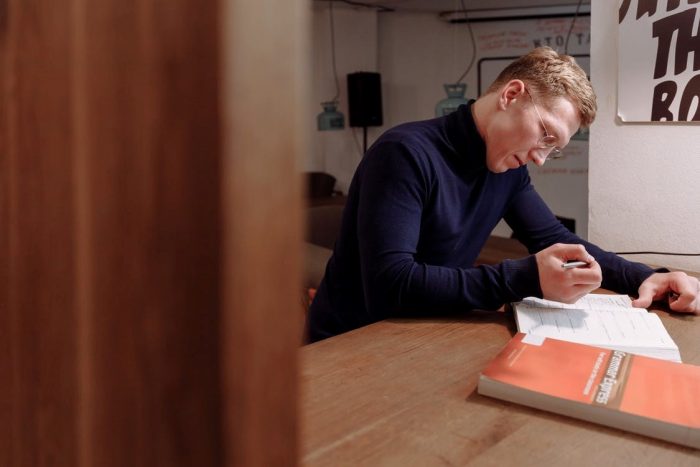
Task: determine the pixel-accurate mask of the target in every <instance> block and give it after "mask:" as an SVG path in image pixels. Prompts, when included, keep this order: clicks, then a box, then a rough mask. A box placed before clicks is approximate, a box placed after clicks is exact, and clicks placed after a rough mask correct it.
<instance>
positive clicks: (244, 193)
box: [0, 0, 308, 466]
mask: <svg viewBox="0 0 700 467" xmlns="http://www.w3.org/2000/svg"><path fill="white" fill-rule="evenodd" d="M278 3H279V2H274V1H272V0H265V1H255V2H253V1H236V2H219V1H217V0H210V1H204V2H202V1H195V0H170V1H167V2H163V1H158V0H101V1H99V2H90V1H89V0H9V3H8V2H7V1H6V0H0V96H1V98H0V99H1V101H0V224H1V227H0V229H1V231H0V280H2V288H0V307H1V308H2V309H1V310H0V380H2V381H3V384H2V385H0V465H8V466H26V465H66V466H68V465H70V466H74V465H79V466H93V465H99V466H123V465H129V466H139V465H143V466H151V465H168V466H176V465H177V466H184V465H198V466H199V465H207V466H209V465H212V466H215V465H224V464H226V465H261V464H267V465H293V464H294V463H295V457H296V452H297V448H296V445H297V437H296V419H295V417H296V397H297V388H296V387H297V383H296V371H297V365H296V348H297V347H298V345H299V341H300V334H301V329H299V323H298V319H297V316H296V314H295V313H294V312H293V311H295V310H297V308H298V300H299V289H300V288H299V284H300V271H299V270H300V257H299V254H300V252H299V245H300V243H301V235H300V232H301V227H300V225H301V222H300V206H299V205H300V183H299V182H300V180H299V178H298V177H297V176H295V174H296V173H297V172H298V170H297V169H298V167H297V159H298V157H300V154H301V148H302V146H303V143H304V141H303V138H302V137H301V136H300V135H302V134H303V132H302V131H299V125H300V122H299V121H298V119H296V118H294V116H295V115H297V114H299V115H305V114H304V112H303V106H301V105H300V102H302V101H303V97H304V96H303V93H302V92H301V91H300V90H301V89H302V82H303V80H302V79H300V76H301V73H302V72H301V71H300V70H299V63H296V62H295V60H297V59H299V58H300V57H302V56H303V53H302V50H303V40H301V39H300V38H301V37H304V36H305V34H306V33H305V32H303V31H304V30H305V28H306V22H305V20H304V18H305V15H307V14H308V12H307V5H305V4H304V3H303V2H288V3H289V6H287V2H283V3H284V6H280V5H278ZM224 4H226V5H227V8H228V9H227V10H225V9H224ZM224 10H225V11H226V14H225V15H224V14H223V13H224ZM271 11H274V12H275V15H274V18H276V19H275V21H272V22H269V24H268V22H267V19H268V17H269V18H272V17H273V15H269V16H268V14H269V13H270V12H271ZM224 17H226V18H227V20H226V21H227V23H226V25H224V24H223V23H222V21H223V20H222V18H224ZM227 27H236V28H237V31H235V32H231V31H228V32H226V34H223V32H224V31H225V29H226V28H227ZM222 57H223V58H224V59H223V60H222ZM231 57H236V58H235V60H234V61H233V62H231V60H229V59H230V58H231ZM303 62H304V60H302V63H303ZM224 65H225V68H224ZM224 71H225V72H224ZM280 83H286V84H284V85H280ZM274 86H279V87H276V88H275V87H274ZM232 99H234V100H235V102H232V101H231V100H232ZM226 101H228V102H229V104H224V102H226ZM239 103H240V105H239ZM275 106H276V108H274V107H275ZM263 109H265V110H263ZM269 109H274V112H272V113H266V112H267V111H268V110H269ZM224 115H226V116H227V117H228V118H227V119H226V124H225V126H224V125H223V124H222V121H224V120H223V116H224ZM224 137H225V141H226V143H225V144H223V143H222V139H224ZM289 310H292V312H289Z"/></svg>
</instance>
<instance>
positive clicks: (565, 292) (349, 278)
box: [308, 47, 700, 342]
mask: <svg viewBox="0 0 700 467" xmlns="http://www.w3.org/2000/svg"><path fill="white" fill-rule="evenodd" d="M595 112H596V103H595V94H594V92H593V89H592V88H591V85H590V83H589V81H588V79H587V77H586V74H585V73H584V72H583V70H581V68H580V67H579V66H578V65H576V63H575V61H574V59H573V58H572V57H569V56H566V55H559V54H557V53H556V52H555V51H553V50H552V49H550V48H548V47H541V48H538V49H535V50H533V51H532V52H530V53H529V54H527V55H525V56H523V57H521V58H519V59H518V60H516V61H515V62H513V63H512V64H511V65H509V66H508V67H507V68H506V69H505V70H504V71H503V72H502V73H501V74H500V75H499V77H498V78H497V79H496V81H495V82H494V83H493V84H492V85H491V87H490V88H489V89H488V90H487V92H486V94H485V95H483V96H481V97H480V98H479V99H478V100H476V101H472V102H470V103H469V104H467V105H464V106H461V107H460V108H459V109H458V110H457V111H456V112H454V113H452V114H450V115H447V116H445V117H441V118H436V119H433V120H428V121H423V122H414V123H407V124H404V125H400V126H398V127H396V128H393V129H391V130H389V131H387V132H386V133H385V134H384V135H382V136H381V137H380V138H379V139H378V140H377V141H376V142H375V144H374V145H372V147H371V148H370V150H369V151H368V152H367V154H366V156H365V158H364V159H363V161H362V163H361V164H360V165H359V167H358V168H357V171H356V173H355V176H354V177H353V181H352V183H351V185H350V190H349V193H348V202H347V204H346V207H345V211H344V214H343V222H342V227H341V233H340V236H339V238H338V240H337V242H336V245H335V249H334V253H333V256H332V257H331V259H330V260H329V262H328V266H327V268H326V274H325V277H324V279H323V281H322V282H321V285H320V286H319V289H318V291H317V293H316V297H315V299H314V301H313V303H312V305H311V307H310V310H309V316H308V338H309V341H310V342H314V341H317V340H320V339H324V338H326V337H330V336H333V335H336V334H340V333H342V332H345V331H349V330H351V329H355V328H358V327H360V326H364V325H366V324H370V323H372V322H376V321H379V320H382V319H384V318H387V317H390V316H407V315H411V314H425V313H430V312H432V313H437V312H445V311H468V310H470V309H493V310H495V309H498V308H499V307H501V305H503V304H504V303H506V302H511V301H516V300H520V299H522V298H524V297H527V296H535V297H544V298H547V299H552V300H558V301H562V302H567V303H571V302H574V301H576V300H577V299H579V298H580V297H582V296H583V295H585V294H586V293H589V292H591V291H592V290H594V289H596V288H598V287H600V286H601V283H602V286H603V287H605V288H607V289H610V290H614V291H616V292H618V293H624V294H629V295H633V294H638V296H639V298H638V299H637V300H635V301H634V305H635V306H638V307H647V306H649V305H650V304H651V301H652V300H660V299H663V298H665V297H667V296H668V297H669V298H668V300H669V305H670V308H671V309H672V310H674V311H678V312H695V313H697V312H700V298H699V295H700V282H698V280H697V279H695V278H693V277H689V276H687V275H686V274H684V273H681V272H672V273H669V272H668V271H667V270H659V271H654V270H652V269H650V268H649V267H647V266H645V265H643V264H639V263H633V262H629V261H626V260H624V259H622V258H620V257H618V256H616V255H615V254H613V253H610V252H606V251H603V250H601V249H600V248H598V247H597V246H595V245H592V244H591V243H588V242H586V241H584V240H582V239H581V238H579V237H578V236H576V235H574V234H572V233H570V232H569V231H568V230H567V229H566V228H564V227H563V226H562V225H561V223H560V222H559V221H558V220H557V219H556V218H555V217H554V215H553V214H552V212H551V211H550V210H549V208H547V206H546V205H545V203H544V201H543V200H542V199H541V198H540V196H539V195H538V194H537V192H536V191H535V189H534V188H533V186H532V185H531V183H530V177H529V175H528V171H527V168H526V164H527V163H528V162H532V163H534V164H536V165H540V166H541V165H543V164H544V163H545V161H546V159H547V157H548V156H549V155H550V154H551V153H553V152H560V151H561V150H562V149H563V148H564V147H565V146H566V144H567V143H568V142H569V139H570V138H571V136H572V135H573V134H574V133H576V131H577V130H578V129H579V127H587V126H589V125H590V124H591V123H592V122H593V119H594V118H595ZM502 218H503V219H505V220H506V222H507V223H508V224H509V226H510V227H511V228H512V229H513V231H514V233H515V234H516V236H517V238H518V239H519V240H520V241H522V242H523V243H524V244H525V246H526V247H527V248H528V251H529V252H530V253H531V256H528V257H526V258H523V259H517V260H506V261H504V262H503V263H501V264H499V265H497V266H478V267H473V263H474V260H475V259H476V258H477V256H478V254H479V252H480V250H481V248H482V246H483V245H484V243H485V242H486V239H487V238H488V236H489V234H490V233H491V231H492V230H493V228H494V226H495V225H496V224H497V223H498V222H499V221H500V220H501V219H502ZM568 261H583V262H585V263H586V265H585V266H584V267H579V268H570V269H565V268H563V267H562V264H564V263H566V262H568Z"/></svg>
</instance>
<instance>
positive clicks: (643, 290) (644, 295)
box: [632, 284, 655, 308]
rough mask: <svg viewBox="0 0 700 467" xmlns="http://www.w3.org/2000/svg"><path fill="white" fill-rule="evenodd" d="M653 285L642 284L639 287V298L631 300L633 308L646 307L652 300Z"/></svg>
mask: <svg viewBox="0 0 700 467" xmlns="http://www.w3.org/2000/svg"><path fill="white" fill-rule="evenodd" d="M654 294H655V289H654V287H651V286H648V285H646V284H642V286H641V287H640V288H639V298H637V299H636V300H632V306H633V307H635V308H648V307H649V305H651V302H652V301H653V300H654Z"/></svg>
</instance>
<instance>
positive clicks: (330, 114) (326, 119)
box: [316, 101, 345, 131]
mask: <svg viewBox="0 0 700 467" xmlns="http://www.w3.org/2000/svg"><path fill="white" fill-rule="evenodd" d="M321 105H322V106H323V112H321V113H320V114H318V117H316V120H317V122H318V129H319V131H326V130H342V129H343V128H345V116H343V114H342V113H340V112H338V109H337V107H338V103H337V102H335V101H330V102H322V103H321Z"/></svg>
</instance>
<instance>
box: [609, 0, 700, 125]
mask: <svg viewBox="0 0 700 467" xmlns="http://www.w3.org/2000/svg"><path fill="white" fill-rule="evenodd" d="M619 6H620V9H619V18H618V23H619V28H618V32H619V41H618V44H619V50H618V57H619V63H618V84H617V86H618V116H619V117H620V119H621V120H622V121H624V122H685V121H700V31H699V30H698V29H699V24H698V23H700V4H698V2H697V1H692V0H687V1H680V0H675V1H672V0H668V1H666V0H664V1H661V0H651V1H650V0H619Z"/></svg>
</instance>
